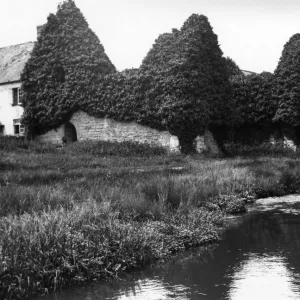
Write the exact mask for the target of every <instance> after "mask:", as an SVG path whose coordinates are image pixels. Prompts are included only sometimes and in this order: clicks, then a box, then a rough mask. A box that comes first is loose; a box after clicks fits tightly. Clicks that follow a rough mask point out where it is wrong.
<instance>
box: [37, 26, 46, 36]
mask: <svg viewBox="0 0 300 300" xmlns="http://www.w3.org/2000/svg"><path fill="white" fill-rule="evenodd" d="M44 26H45V24H44V25H39V26H36V33H37V38H39V36H40V35H41V31H42V29H43V28H44Z"/></svg>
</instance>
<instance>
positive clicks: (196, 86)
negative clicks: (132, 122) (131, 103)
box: [141, 14, 234, 151]
mask: <svg viewBox="0 0 300 300" xmlns="http://www.w3.org/2000/svg"><path fill="white" fill-rule="evenodd" d="M141 70H143V71H147V72H153V74H155V75H154V76H156V78H160V89H162V94H161V100H160V101H159V102H160V105H161V106H160V110H159V112H158V113H159V116H160V118H161V120H162V124H163V125H164V126H165V127H166V128H167V129H168V130H169V131H170V132H171V133H173V134H175V135H177V136H178V138H179V140H180V143H181V146H182V149H183V151H189V150H191V148H192V143H193V140H194V138H195V137H196V136H197V135H198V134H201V133H203V131H204V129H206V128H208V127H210V128H213V129H214V128H217V127H218V126H220V125H223V124H227V123H230V122H231V121H232V119H233V118H232V116H233V115H234V114H233V104H232V102H231V87H230V83H229V79H228V77H229V76H228V72H227V70H226V64H225V60H224V58H223V57H222V51H221V49H220V47H219V44H218V38H217V35H216V34H214V32H213V30H212V28H211V26H210V23H209V21H208V19H207V17H205V16H203V15H196V14H193V15H192V16H190V17H189V18H188V19H187V21H186V22H185V23H184V24H183V26H182V27H181V29H180V30H175V29H174V30H173V32H172V33H168V34H163V35H161V36H160V37H159V38H158V39H157V40H156V42H155V44H154V45H153V48H152V49H151V50H150V51H149V53H148V55H147V56H146V57H145V59H144V60H143V63H142V66H141ZM161 87H163V88H161Z"/></svg>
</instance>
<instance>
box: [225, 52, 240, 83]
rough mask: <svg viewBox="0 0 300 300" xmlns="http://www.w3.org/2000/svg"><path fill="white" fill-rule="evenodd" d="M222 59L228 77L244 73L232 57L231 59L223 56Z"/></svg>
mask: <svg viewBox="0 0 300 300" xmlns="http://www.w3.org/2000/svg"><path fill="white" fill-rule="evenodd" d="M224 59H225V64H226V69H227V72H228V77H229V78H230V77H231V76H237V75H244V73H243V71H242V70H241V69H240V68H239V66H238V65H237V64H236V63H235V61H234V60H233V59H231V58H230V57H225V58H224Z"/></svg>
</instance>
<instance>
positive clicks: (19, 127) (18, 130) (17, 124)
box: [14, 119, 25, 136]
mask: <svg viewBox="0 0 300 300" xmlns="http://www.w3.org/2000/svg"><path fill="white" fill-rule="evenodd" d="M24 133H25V127H24V125H23V124H21V120H20V119H15V120H14V134H15V135H19V136H20V135H24Z"/></svg>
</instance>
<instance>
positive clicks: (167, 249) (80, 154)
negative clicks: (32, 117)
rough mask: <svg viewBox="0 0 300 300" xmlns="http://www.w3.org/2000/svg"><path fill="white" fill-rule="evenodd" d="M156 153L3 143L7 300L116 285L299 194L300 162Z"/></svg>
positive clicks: (0, 280) (1, 205)
mask: <svg viewBox="0 0 300 300" xmlns="http://www.w3.org/2000/svg"><path fill="white" fill-rule="evenodd" d="M101 147H102V148H101ZM134 147H135V148H134ZM148 148H149V147H148ZM148 148H147V149H145V148H143V146H140V145H132V144H130V143H129V144H128V143H127V144H126V143H125V144H116V145H114V144H111V143H110V144H109V143H108V144H106V143H98V142H88V143H86V144H84V143H77V144H76V143H75V144H73V145H67V146H66V147H64V148H56V147H54V146H47V145H38V144H36V143H34V142H27V141H22V140H19V139H7V140H5V139H4V140H3V139H0V256H1V262H0V299H28V298H30V297H32V295H34V294H36V293H45V292H48V291H53V290H57V289H60V288H62V287H64V286H68V285H70V284H76V283H82V282H86V281H89V280H92V279H95V278H104V277H108V276H115V275H116V274H118V273H119V272H122V271H125V270H128V269H130V268H134V267H141V266H143V265H144V264H146V263H148V262H150V261H154V260H156V259H159V258H163V257H165V256H168V255H170V254H172V253H174V252H177V251H180V250H183V249H186V248H188V247H192V246H195V245H199V244H203V243H205V242H209V241H215V240H216V239H217V238H218V235H217V232H218V230H219V228H220V226H221V225H222V220H223V217H224V214H225V213H228V212H229V213H239V212H244V211H245V203H246V202H247V201H249V200H251V199H254V198H256V197H267V196H277V195H284V194H287V193H297V192H299V191H300V171H299V170H300V168H299V166H300V160H299V159H298V157H297V156H294V157H292V156H287V157H285V156H281V157H279V156H262V157H256V156H255V157H247V156H240V157H235V158H228V159H208V158H204V157H202V156H195V157H188V156H174V155H167V154H165V153H163V152H160V151H161V149H148ZM135 151H136V152H135ZM173 167H176V169H173ZM178 167H180V168H178Z"/></svg>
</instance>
